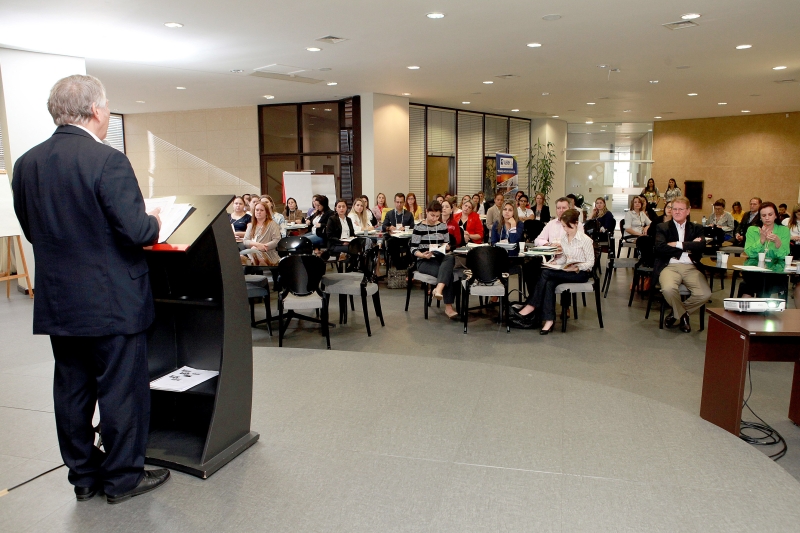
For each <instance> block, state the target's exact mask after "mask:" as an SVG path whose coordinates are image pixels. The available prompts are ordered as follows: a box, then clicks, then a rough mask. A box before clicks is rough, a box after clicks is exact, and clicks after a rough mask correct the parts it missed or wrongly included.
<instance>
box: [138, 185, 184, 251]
mask: <svg viewBox="0 0 800 533" xmlns="http://www.w3.org/2000/svg"><path fill="white" fill-rule="evenodd" d="M144 207H145V210H146V211H147V212H148V213H149V212H150V211H152V210H153V209H155V208H156V207H160V208H161V212H160V213H159V214H158V216H159V218H161V230H160V231H159V232H158V242H166V241H167V239H169V237H170V235H172V234H173V233H175V230H176V229H178V226H180V225H181V222H183V219H184V218H186V214H187V213H188V212H189V210H190V209H191V208H192V204H176V203H175V197H174V196H164V197H162V198H145V199H144Z"/></svg>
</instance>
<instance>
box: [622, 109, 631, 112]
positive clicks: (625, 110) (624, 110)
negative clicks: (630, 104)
mask: <svg viewBox="0 0 800 533" xmlns="http://www.w3.org/2000/svg"><path fill="white" fill-rule="evenodd" d="M622 112H623V113H630V112H631V110H630V109H623V110H622Z"/></svg>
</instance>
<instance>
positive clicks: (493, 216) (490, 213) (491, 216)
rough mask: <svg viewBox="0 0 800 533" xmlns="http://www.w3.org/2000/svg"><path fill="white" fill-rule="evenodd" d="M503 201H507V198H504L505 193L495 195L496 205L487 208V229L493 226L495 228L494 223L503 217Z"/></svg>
mask: <svg viewBox="0 0 800 533" xmlns="http://www.w3.org/2000/svg"><path fill="white" fill-rule="evenodd" d="M503 201H505V196H503V193H501V192H499V193H497V194H495V195H494V203H493V204H492V205H491V206H489V207H488V208H486V227H487V228H491V227H492V226H494V223H495V222H497V221H498V220H500V219H501V218H502V217H503V214H502V212H501V209H503ZM487 203H488V202H487Z"/></svg>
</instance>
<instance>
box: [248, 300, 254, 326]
mask: <svg viewBox="0 0 800 533" xmlns="http://www.w3.org/2000/svg"><path fill="white" fill-rule="evenodd" d="M247 301H248V303H249V304H250V327H251V328H254V327H256V303H255V302H254V301H253V299H252V298H248V300H247Z"/></svg>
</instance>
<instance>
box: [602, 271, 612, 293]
mask: <svg viewBox="0 0 800 533" xmlns="http://www.w3.org/2000/svg"><path fill="white" fill-rule="evenodd" d="M611 270H613V269H612V268H611V267H606V274H605V276H603V286H602V287H601V288H600V290H601V291H603V298H608V287H609V285H611Z"/></svg>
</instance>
